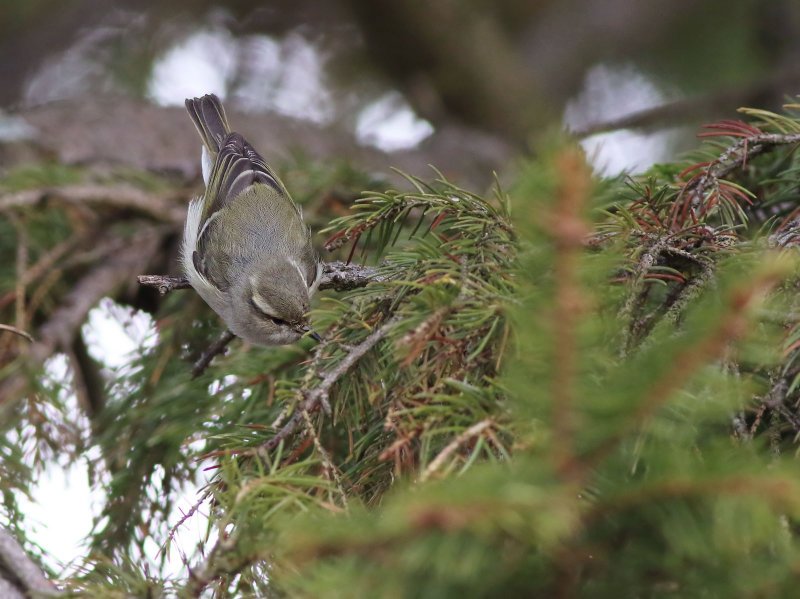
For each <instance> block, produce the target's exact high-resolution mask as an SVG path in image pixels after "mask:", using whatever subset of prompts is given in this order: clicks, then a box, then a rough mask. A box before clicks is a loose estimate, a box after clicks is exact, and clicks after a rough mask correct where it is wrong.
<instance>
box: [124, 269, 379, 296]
mask: <svg viewBox="0 0 800 599" xmlns="http://www.w3.org/2000/svg"><path fill="white" fill-rule="evenodd" d="M386 278H387V277H386V275H382V274H378V269H377V268H374V267H371V266H359V265H358V264H347V263H346V262H326V263H324V264H323V265H322V279H321V281H320V284H319V288H320V289H333V290H334V291H350V290H351V289H356V288H358V287H365V286H366V285H367V283H370V282H372V281H385V280H386ZM137 280H138V281H139V284H140V285H145V286H147V287H154V288H156V289H158V292H159V293H160V294H161V295H166V294H167V293H169V292H170V291H175V290H176V289H191V288H192V286H191V285H190V284H189V281H188V280H187V279H186V277H172V276H169V275H139V276H138V277H137Z"/></svg>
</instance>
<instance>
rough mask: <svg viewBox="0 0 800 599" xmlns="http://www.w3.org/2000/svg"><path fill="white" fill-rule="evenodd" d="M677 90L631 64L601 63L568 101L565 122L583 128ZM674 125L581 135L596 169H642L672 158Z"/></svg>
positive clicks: (613, 172) (657, 102)
mask: <svg viewBox="0 0 800 599" xmlns="http://www.w3.org/2000/svg"><path fill="white" fill-rule="evenodd" d="M676 97H677V94H676V93H674V92H668V91H666V90H663V89H661V88H660V87H658V86H657V85H656V83H654V82H653V81H652V80H651V79H649V78H647V77H646V76H645V75H643V74H642V73H641V72H639V71H637V70H636V69H635V68H633V67H631V66H609V65H602V64H601V65H597V66H595V67H593V68H592V69H591V70H589V72H588V73H587V74H586V79H585V81H584V87H583V90H582V91H581V92H580V94H578V95H577V96H576V97H575V98H573V99H572V100H570V101H569V103H568V104H567V107H566V110H565V111H564V124H565V125H566V126H567V128H569V129H582V128H584V127H586V126H588V125H591V124H594V123H602V122H605V121H609V120H613V119H617V118H621V117H624V116H626V115H629V114H632V113H635V112H639V111H641V110H646V109H648V108H653V107H655V106H659V105H661V104H663V103H665V102H667V101H670V100H674V99H675V98H676ZM678 135H679V132H678V131H676V130H669V131H658V132H655V133H640V132H635V131H630V130H625V129H623V130H619V131H612V132H609V133H601V134H598V135H592V136H591V137H587V138H585V139H584V140H582V141H581V145H582V146H583V148H584V149H585V150H586V152H587V154H588V156H589V158H590V160H591V161H592V164H593V166H594V167H595V169H597V170H598V171H600V172H601V173H603V174H605V175H616V174H618V173H620V172H623V171H629V172H637V171H642V170H644V169H646V168H648V167H649V166H651V165H652V164H654V163H655V162H659V161H663V160H668V159H669V158H670V157H671V155H672V152H671V147H672V144H673V140H674V139H675V138H676V137H677V136H678Z"/></svg>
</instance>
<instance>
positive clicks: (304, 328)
mask: <svg viewBox="0 0 800 599" xmlns="http://www.w3.org/2000/svg"><path fill="white" fill-rule="evenodd" d="M298 331H300V332H301V333H302V334H303V335H305V334H308V336H309V337H311V338H312V339H313V340H314V341H316V342H317V343H319V342H320V341H322V337H320V336H319V335H318V334H317V332H316V331H312V330H311V327H309V326H308V325H303V326H301V327H300V328H299V329H298Z"/></svg>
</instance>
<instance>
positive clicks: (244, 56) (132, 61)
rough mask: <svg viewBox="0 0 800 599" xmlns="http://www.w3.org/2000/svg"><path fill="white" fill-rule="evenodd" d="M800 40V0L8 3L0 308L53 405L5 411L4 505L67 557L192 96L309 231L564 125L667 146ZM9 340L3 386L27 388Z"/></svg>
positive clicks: (648, 156) (504, 159)
mask: <svg viewBox="0 0 800 599" xmlns="http://www.w3.org/2000/svg"><path fill="white" fill-rule="evenodd" d="M799 44H800V3H798V2H796V1H792V0H770V1H769V2H758V1H756V0H648V1H647V2H641V1H638V2H637V1H635V0H627V1H626V0H492V1H488V0H435V1H429V0H428V1H423V0H413V1H412V0H409V1H405V2H397V1H386V0H325V1H323V0H271V1H264V2H253V1H248V0H229V1H227V2H226V1H220V0H171V1H169V2H165V1H160V2H156V1H154V0H4V1H3V2H2V3H0V81H1V82H2V85H0V178H2V179H1V180H0V228H2V230H1V231H0V252H2V254H0V258H2V260H0V262H2V265H0V322H6V323H10V324H16V325H17V326H18V327H19V328H21V329H23V330H29V331H30V332H31V333H32V334H33V335H34V337H35V338H36V343H35V344H34V345H33V349H32V350H31V352H30V356H32V358H33V360H34V361H35V362H37V361H38V363H39V365H40V366H43V367H44V369H45V372H46V373H47V379H46V380H45V381H43V383H42V388H41V389H40V390H39V392H40V393H43V394H49V395H50V396H51V398H53V399H51V401H52V404H51V405H52V406H56V407H57V409H56V408H53V409H52V410H51V411H47V409H43V408H42V405H41V404H39V405H37V409H40V408H42V411H41V413H39V412H37V413H36V414H35V415H36V416H37V417H36V418H32V416H31V406H32V405H34V404H33V403H32V404H30V405H28V406H27V407H26V408H25V409H20V410H17V411H15V412H13V419H15V420H11V418H12V416H9V415H8V414H4V415H3V417H4V418H6V425H7V426H8V427H9V430H11V432H9V433H7V434H6V436H5V438H4V441H3V447H7V448H10V449H8V452H6V453H3V454H2V455H4V456H6V458H8V456H9V455H13V456H17V457H18V458H19V463H18V464H17V465H20V464H22V465H24V466H25V468H29V470H28V471H27V474H26V476H27V475H29V474H30V473H33V477H32V480H33V481H34V484H33V486H32V487H30V488H31V491H32V496H33V499H34V501H33V502H31V501H29V500H27V499H25V498H24V497H23V496H22V495H20V496H19V498H18V500H16V501H17V502H18V503H17V504H14V502H13V501H10V500H9V499H8V497H6V500H5V502H6V504H5V511H4V512H3V513H0V523H2V522H3V520H4V519H6V520H7V519H8V516H9V514H11V516H13V515H14V510H15V509H17V508H19V509H21V510H22V511H23V512H24V513H25V514H27V522H26V528H27V530H28V533H29V534H30V535H31V537H32V538H35V539H37V540H38V541H39V543H40V544H41V545H42V546H43V547H44V548H45V549H46V551H47V552H50V553H52V554H54V555H57V556H58V559H59V560H60V561H61V562H66V561H68V560H69V559H70V558H71V557H72V556H75V555H76V553H77V550H76V548H75V543H76V542H78V541H79V540H80V539H81V538H83V536H84V535H86V534H87V533H88V531H89V529H90V528H91V524H92V517H93V513H92V510H91V509H88V510H87V509H86V506H87V504H92V503H93V502H95V500H94V499H91V498H90V491H89V483H88V481H89V480H90V476H89V475H88V474H87V468H89V466H88V465H87V464H92V463H93V461H94V462H96V461H97V460H98V457H97V454H96V452H95V453H92V451H93V450H92V442H91V435H92V432H93V430H94V429H93V426H94V417H95V416H96V415H97V414H98V413H99V411H100V410H101V408H102V406H103V402H104V401H106V400H107V399H108V397H107V396H106V395H104V393H106V392H107V390H108V389H112V390H113V385H110V384H109V381H113V380H114V379H115V377H118V376H121V374H124V373H125V372H126V369H130V368H131V366H130V362H131V359H130V356H131V355H133V354H135V352H136V351H141V350H142V348H145V349H146V348H147V347H152V346H153V345H155V344H156V342H157V333H156V323H155V322H154V319H153V317H152V316H151V315H152V314H153V313H155V311H156V307H157V306H158V302H159V300H158V298H157V297H156V296H155V295H153V294H152V293H150V292H149V291H146V290H145V291H143V290H141V289H139V288H138V286H137V285H136V284H135V275H136V274H143V273H146V272H150V273H173V274H174V273H176V272H177V270H176V265H175V257H176V255H177V254H176V252H177V241H178V239H179V235H180V230H181V227H182V220H183V217H184V214H185V205H186V200H187V199H188V198H189V197H190V196H191V195H192V194H194V193H197V192H198V191H199V190H200V189H202V186H201V183H200V163H199V141H198V139H197V137H196V133H195V132H194V129H193V128H192V126H191V123H190V121H189V119H188V117H187V116H186V114H185V111H184V109H183V101H184V99H185V98H186V97H190V96H196V95H201V94H204V93H209V92H214V93H216V94H218V95H219V96H220V97H222V98H223V99H224V100H225V105H226V107H227V108H228V111H229V116H230V120H231V122H232V124H233V126H234V128H235V129H237V130H240V131H242V132H243V133H245V134H246V136H247V137H248V139H249V140H250V141H251V142H252V143H253V145H254V146H255V147H256V148H257V149H258V150H259V151H260V152H261V153H262V154H263V155H264V156H265V157H266V158H267V160H268V161H270V162H273V163H274V164H276V165H277V168H278V170H279V172H280V173H281V175H282V176H283V177H284V179H285V180H286V182H287V187H288V188H289V189H290V190H291V191H292V193H293V194H294V195H295V199H297V200H298V202H299V203H301V204H303V205H304V206H305V208H306V214H307V215H308V218H309V219H310V221H311V224H312V228H313V229H315V230H319V229H321V228H322V227H323V226H324V225H325V224H326V222H327V221H328V220H329V219H330V218H331V217H332V216H336V215H340V214H343V213H344V211H345V210H347V207H348V206H349V204H350V203H351V201H352V199H353V198H355V197H357V194H358V192H359V190H360V189H366V188H370V187H372V188H380V189H383V188H385V187H386V186H387V184H389V183H387V182H391V183H392V184H397V182H398V181H399V178H397V177H395V176H394V175H393V174H392V171H391V168H392V167H396V168H399V169H402V170H405V171H408V172H410V173H412V174H415V175H418V176H422V177H427V176H431V175H432V173H431V171H430V170H429V169H428V167H427V165H428V164H433V165H435V166H436V167H437V168H438V169H440V170H441V171H442V172H443V173H444V174H445V175H446V176H447V177H449V178H450V179H452V180H454V181H455V182H456V183H458V184H460V185H463V186H466V187H470V188H472V189H474V190H475V191H477V192H479V193H483V192H484V191H486V190H487V188H488V187H489V185H490V184H491V182H492V180H493V173H494V172H497V173H498V175H499V176H500V178H501V180H511V179H513V174H514V170H515V167H516V165H517V164H519V160H520V159H521V158H523V157H525V156H529V155H531V154H535V153H536V150H537V147H539V144H542V143H546V142H547V139H548V137H549V136H550V135H551V134H552V132H553V131H554V130H556V129H562V128H566V129H569V130H570V131H572V132H574V134H575V135H576V136H578V137H579V138H580V139H581V143H582V144H583V146H584V148H585V149H586V150H587V152H588V155H589V157H590V159H591V161H592V164H593V165H594V167H595V169H596V170H597V171H598V172H600V173H603V174H606V175H610V176H615V175H617V174H619V173H622V172H635V171H641V170H643V169H646V168H648V167H649V166H650V165H652V164H653V163H655V162H658V161H662V160H672V159H675V158H676V157H677V156H679V155H680V153H681V152H682V151H685V150H687V149H689V148H691V147H694V146H695V144H696V139H695V134H696V133H697V132H698V130H699V127H700V126H701V124H702V123H704V122H711V121H716V120H719V119H722V118H735V117H736V109H737V108H738V107H739V106H745V105H746V106H757V107H760V108H765V109H773V110H774V109H778V108H779V107H780V105H781V104H782V103H784V102H785V101H786V100H787V98H789V99H792V98H793V97H794V95H795V94H796V93H797V92H798V89H800V60H798V58H800V52H799V50H800V48H799V47H798V45H799ZM32 165H33V166H32ZM42 165H45V166H42ZM47 201H53V202H55V204H53V205H54V206H57V207H58V209H59V211H60V212H58V214H55V215H54V213H52V211H50V210H49V209H48V211H47V214H45V213H44V211H40V212H39V213H34V214H30V213H28V212H26V210H28V209H29V208H30V207H31V206H37V205H44V203H45V202H47ZM37 203H38V204H37ZM48 206H50V204H48ZM34 212H35V211H34ZM65 223H66V224H65ZM28 225H30V227H29V226H28ZM37 227H38V228H37ZM42 231H46V234H44V233H42ZM3 236H5V239H3ZM134 254H135V255H134ZM26 290H27V293H26ZM148 293H150V294H149V295H148ZM21 297H22V298H26V297H27V300H24V301H23V300H20V298H21ZM194 309H196V310H202V309H203V308H202V306H201V305H200V304H199V303H198V304H197V305H196V306H195V308H194ZM10 339H11V337H10V336H9V335H5V336H0V367H1V368H4V370H2V371H0V373H2V374H3V375H4V376H6V380H5V381H3V376H0V383H4V384H5V386H2V385H0V394H2V393H5V394H6V396H5V397H3V396H2V395H0V400H8V399H12V400H14V399H17V397H11V394H12V392H13V393H17V394H20V393H21V395H19V397H24V396H25V392H24V391H21V390H20V389H21V387H20V386H19V385H17V386H15V385H14V384H13V383H14V380H15V379H14V376H16V375H18V374H19V371H18V370H19V369H18V362H17V361H16V359H17V357H18V354H17V351H16V349H15V348H16V347H17V346H16V345H15V343H16V342H14V343H12V342H11V341H10ZM15 369H16V370H15ZM9 373H10V374H9ZM103 381H105V386H106V391H105V392H104V391H103V387H104V383H103ZM117 391H119V389H117ZM123 392H124V390H123ZM0 404H2V401H0ZM11 405H14V404H13V401H12V402H11ZM19 405H22V404H19ZM46 407H47V406H45V408H46ZM26 410H27V411H26ZM15 423H16V424H18V428H17V429H13V426H14V425H15ZM43 448H44V449H43ZM94 449H96V448H94ZM4 451H5V450H4ZM14 452H16V453H14ZM79 456H82V458H80V459H79ZM15 459H16V458H15ZM10 462H11V460H10V459H7V460H6V465H5V466H3V465H2V464H0V474H2V476H3V477H5V479H6V482H7V483H8V481H9V480H17V479H14V477H15V476H18V484H17V486H18V487H19V488H25V487H26V484H25V483H24V482H21V481H23V479H24V476H22V475H21V474H20V472H22V469H21V467H20V469H19V470H17V471H12V470H11V469H10V468H9V466H8V464H9V463H10ZM4 467H5V468H6V469H5V470H3V468H4ZM94 482H95V484H99V485H100V486H102V484H104V481H103V480H102V477H101V479H100V480H99V483H98V479H94ZM15 484H16V483H15ZM154 484H155V483H154ZM11 486H12V487H13V486H14V485H11ZM6 488H8V487H6ZM192 501H193V496H192V495H191V493H190V499H189V501H188V505H191V503H192ZM48 502H49V503H48ZM9 505H12V507H9ZM14 505H16V507H14ZM67 505H73V506H75V507H74V508H73V509H71V513H72V514H73V517H72V518H69V519H66V520H65V519H63V518H61V517H58V518H56V519H53V518H52V515H53V514H58V515H60V514H62V513H63V509H64V507H65V506H67ZM184 505H185V504H184ZM180 508H181V506H180V505H178V506H177V509H180ZM176 513H177V512H176ZM94 515H96V512H94ZM12 519H13V518H12ZM173 520H174V518H173ZM37 522H39V523H40V524H43V527H44V531H45V533H46V534H43V535H37V530H36V529H37V526H38V524H37ZM65 526H66V527H68V528H63V527H65ZM48 527H49V528H48ZM59 527H62V528H59ZM48 530H49V533H48V532H47V531H48ZM62 545H63V546H62Z"/></svg>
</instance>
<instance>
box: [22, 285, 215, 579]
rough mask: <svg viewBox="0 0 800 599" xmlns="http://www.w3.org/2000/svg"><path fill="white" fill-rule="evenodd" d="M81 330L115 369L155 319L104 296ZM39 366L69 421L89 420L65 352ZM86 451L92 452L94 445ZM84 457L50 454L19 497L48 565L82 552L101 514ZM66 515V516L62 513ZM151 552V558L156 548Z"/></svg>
mask: <svg viewBox="0 0 800 599" xmlns="http://www.w3.org/2000/svg"><path fill="white" fill-rule="evenodd" d="M82 331H83V336H84V339H85V341H86V343H87V347H88V350H89V354H90V355H91V356H92V357H93V358H94V359H96V360H98V361H99V362H100V364H101V365H102V367H104V368H107V369H111V370H117V371H118V373H124V372H125V371H126V369H128V368H130V362H131V359H132V357H133V356H134V355H135V353H136V352H138V351H141V350H142V349H144V350H147V349H149V348H151V347H153V346H154V345H155V344H156V342H157V341H158V334H157V332H156V329H155V322H154V321H153V319H152V317H151V316H150V315H149V314H146V313H144V312H141V311H136V310H133V309H132V308H130V307H127V306H122V305H120V304H117V303H116V302H114V301H113V300H111V299H109V298H103V299H102V300H101V301H100V303H99V304H98V306H97V307H95V308H93V309H92V310H91V311H90V312H89V317H88V320H87V323H86V324H85V325H84V326H83V329H82ZM44 370H45V376H46V378H47V380H46V381H45V384H49V385H50V386H51V387H56V386H57V387H59V388H60V389H61V390H60V391H59V400H60V401H62V402H64V403H65V404H66V411H67V413H68V414H72V416H71V417H69V418H71V422H72V423H73V424H75V423H77V425H78V426H79V427H81V428H82V429H87V428H88V426H89V422H88V420H87V419H86V418H85V416H84V415H83V412H82V411H81V410H80V408H79V407H78V403H77V398H76V396H75V394H74V393H67V392H66V389H67V388H69V385H70V383H71V381H72V371H71V369H70V365H69V361H68V360H67V357H66V356H65V355H64V354H56V355H55V356H53V357H51V358H50V359H49V360H47V362H46V363H45V367H44ZM48 381H49V382H48ZM52 417H53V418H57V417H58V416H57V415H53V416H52ZM91 451H96V448H95V449H90V452H91ZM92 457H96V456H91V455H87V456H86V460H89V459H91V458H92ZM86 460H79V461H78V462H77V463H75V464H71V465H69V466H66V465H65V464H64V461H63V460H61V461H59V460H58V457H57V456H55V459H53V460H51V461H50V463H49V464H48V466H47V468H46V469H45V470H44V472H42V473H41V474H40V475H39V476H38V482H37V484H36V485H35V486H34V487H33V489H32V496H33V501H31V500H29V499H28V498H26V497H24V496H19V497H18V501H19V503H20V507H21V510H22V512H23V513H24V514H25V524H24V526H25V529H26V532H27V533H28V534H29V536H30V538H31V540H33V541H35V542H36V543H38V544H39V545H40V546H41V547H42V548H43V549H44V550H45V551H47V552H48V554H49V555H50V558H51V559H50V560H49V565H50V566H52V567H53V568H54V569H55V570H56V571H58V570H60V569H61V568H62V567H65V566H67V565H68V564H69V563H70V562H73V561H74V560H79V559H80V558H81V557H82V556H84V555H85V554H86V544H85V539H86V536H87V535H88V534H89V532H90V531H91V529H92V519H93V518H94V517H96V516H99V515H100V510H101V507H102V501H103V498H104V493H103V492H102V491H99V490H93V489H92V488H91V487H90V485H89V475H88V470H87V466H86V464H87V461H86ZM59 462H60V463H59ZM180 503H184V502H183V501H181V502H180ZM65 514H67V515H68V517H64V515H65ZM179 517H180V513H178V512H176V513H175V514H174V519H175V521H177V520H178V518H179ZM201 519H202V518H201ZM191 543H196V539H192V541H191V542H190V544H189V545H187V546H188V547H191V546H192V544H191ZM150 557H151V559H153V560H154V562H155V552H154V553H153V555H152V556H150ZM76 565H77V564H76Z"/></svg>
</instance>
